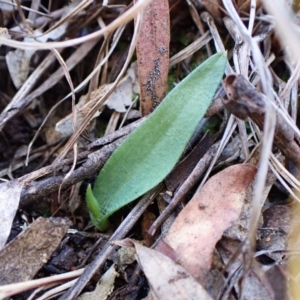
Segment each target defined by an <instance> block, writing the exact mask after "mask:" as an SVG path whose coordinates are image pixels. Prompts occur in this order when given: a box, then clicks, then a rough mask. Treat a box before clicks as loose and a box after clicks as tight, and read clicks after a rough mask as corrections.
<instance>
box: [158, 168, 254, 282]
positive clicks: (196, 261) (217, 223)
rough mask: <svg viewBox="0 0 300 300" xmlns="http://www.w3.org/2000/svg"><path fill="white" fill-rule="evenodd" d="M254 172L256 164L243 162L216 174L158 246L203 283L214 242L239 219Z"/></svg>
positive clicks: (197, 194)
mask: <svg viewBox="0 0 300 300" xmlns="http://www.w3.org/2000/svg"><path fill="white" fill-rule="evenodd" d="M255 174H256V167H255V166H253V165H250V164H244V165H234V166H231V167H228V168H227V169H225V170H223V171H221V172H219V173H218V174H216V175H215V176H213V177H212V178H211V179H210V180H209V181H208V182H207V183H206V184H205V186H204V187H203V188H202V189H201V190H200V192H198V193H196V194H195V195H194V197H193V198H192V200H191V201H190V202H189V203H188V204H187V206H186V207H185V208H184V209H183V210H182V212H181V213H180V214H179V216H178V217H177V218H176V220H175V222H174V223H173V225H172V226H171V228H170V230H169V232H168V234H167V235H166V237H165V238H164V240H163V241H162V242H160V244H158V246H157V249H159V250H160V251H162V252H163V253H165V254H167V255H168V256H170V255H171V256H172V257H175V258H176V261H177V262H178V263H179V264H180V265H182V266H183V267H184V268H185V269H186V270H187V271H188V272H189V273H190V274H191V275H192V276H194V277H195V278H196V279H197V280H198V281H199V282H203V280H204V278H205V275H206V272H207V271H208V270H209V269H210V266H211V260H212V253H213V251H214V248H215V245H216V243H217V242H218V240H219V239H220V238H221V236H222V234H223V232H224V231H225V230H226V229H227V228H228V227H230V226H231V225H232V224H233V223H234V222H235V221H236V220H237V219H238V218H239V215H240V212H241V209H242V206H243V200H244V196H245V193H246V190H247V188H248V186H249V185H250V183H251V181H252V180H253V178H254V176H255Z"/></svg>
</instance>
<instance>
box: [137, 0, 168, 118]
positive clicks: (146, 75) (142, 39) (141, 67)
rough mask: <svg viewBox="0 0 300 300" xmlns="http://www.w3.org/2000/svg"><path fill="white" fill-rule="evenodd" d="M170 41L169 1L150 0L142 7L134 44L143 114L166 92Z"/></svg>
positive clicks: (154, 105)
mask: <svg viewBox="0 0 300 300" xmlns="http://www.w3.org/2000/svg"><path fill="white" fill-rule="evenodd" d="M169 43H170V19H169V3H168V0H153V1H152V2H151V3H150V4H149V5H148V6H147V7H146V8H145V10H144V13H143V21H142V25H141V30H140V34H139V38H138V42H137V46H136V53H137V60H138V73H139V83H140V90H141V112H142V115H143V116H145V115H147V114H149V113H150V112H151V111H152V110H153V109H154V108H155V107H156V106H157V105H158V104H159V103H160V102H161V101H162V99H163V98H164V96H165V94H166V92H167V87H168V86H167V80H168V72H169Z"/></svg>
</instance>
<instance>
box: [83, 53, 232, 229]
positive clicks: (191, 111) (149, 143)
mask: <svg viewBox="0 0 300 300" xmlns="http://www.w3.org/2000/svg"><path fill="white" fill-rule="evenodd" d="M226 62H227V56H226V53H217V54H215V55H213V56H211V57H210V58H209V59H207V60H206V61H205V62H204V63H202V64H201V65H200V66H198V67H197V68H196V69H195V70H194V71H193V72H191V74H189V75H188V76H187V77H186V78H185V79H183V80H182V81H181V82H180V83H179V84H178V85H177V86H176V87H175V88H174V89H173V90H172V91H171V92H170V93H169V94H168V95H167V96H166V97H165V99H164V100H163V101H162V103H161V104H160V105H159V106H158V107H157V108H156V109H155V111H154V112H153V113H152V114H151V115H150V116H149V117H148V119H147V120H146V121H145V122H144V123H143V124H141V126H139V127H138V128H137V129H136V130H134V131H133V132H132V133H131V134H130V135H129V136H128V137H127V138H126V139H125V141H124V142H123V143H122V144H121V146H120V147H118V148H117V149H116V151H115V152H114V153H113V154H112V155H111V157H110V158H109V159H108V160H107V162H106V164H105V165H104V167H103V169H102V170H101V172H100V173H99V175H98V177H97V179H96V182H95V185H94V188H93V191H92V190H91V187H90V186H89V187H88V189H87V192H86V198H87V205H88V208H89V210H90V215H91V219H92V222H93V224H94V225H95V226H96V227H97V228H99V229H100V230H104V229H103V228H105V227H106V226H107V224H108V221H107V220H108V217H109V216H111V215H112V214H113V213H114V212H115V211H117V210H118V209H120V208H121V207H123V206H124V205H126V204H128V203H130V202H131V201H133V200H135V199H137V198H138V197H140V196H141V195H143V194H144V193H146V192H147V191H149V190H150V189H151V188H153V187H154V186H156V185H157V184H158V183H160V182H161V181H162V180H163V179H164V178H165V177H166V176H167V175H168V174H169V173H170V171H171V170H172V169H173V167H174V166H175V164H176V163H177V162H178V160H179V159H180V156H181V155H182V153H183V151H184V149H185V147H186V145H187V144H188V142H189V140H190V138H191V136H192V134H193V133H194V130H195V129H196V127H197V125H198V123H199V122H200V121H201V119H202V118H203V116H204V114H205V112H206V110H207V109H208V107H209V105H210V103H211V101H212V99H213V96H214V94H215V92H216V89H217V88H218V86H219V84H220V81H221V79H222V76H223V74H224V70H225V66H226Z"/></svg>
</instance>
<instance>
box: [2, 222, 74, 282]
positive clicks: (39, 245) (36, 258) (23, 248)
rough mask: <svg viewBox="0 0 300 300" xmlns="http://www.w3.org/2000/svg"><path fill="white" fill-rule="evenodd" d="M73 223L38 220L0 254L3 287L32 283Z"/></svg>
mask: <svg viewBox="0 0 300 300" xmlns="http://www.w3.org/2000/svg"><path fill="white" fill-rule="evenodd" d="M71 224H72V223H71V222H70V221H69V220H68V219H62V218H48V219H45V218H41V217H40V218H38V219H37V220H36V221H35V222H34V223H32V224H31V225H30V227H29V228H28V229H26V230H25V231H23V232H22V233H21V234H19V235H18V236H17V238H16V239H14V240H13V241H12V242H11V243H9V244H8V245H7V246H6V247H5V248H4V249H3V250H2V251H1V252H0V274H1V275H0V284H1V285H4V284H10V283H15V282H22V281H26V280H29V279H32V278H33V277H34V276H35V274H36V273H37V271H38V270H39V269H40V268H41V267H42V266H43V265H44V264H45V263H46V262H47V261H48V259H49V257H50V255H51V254H52V253H53V251H54V250H55V249H56V247H57V246H58V244H59V242H60V241H61V239H62V238H63V236H64V235H65V234H66V232H67V230H68V228H69V226H70V225H71Z"/></svg>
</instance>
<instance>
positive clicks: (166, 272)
mask: <svg viewBox="0 0 300 300" xmlns="http://www.w3.org/2000/svg"><path fill="white" fill-rule="evenodd" d="M133 244H134V246H135V249H136V252H137V258H138V260H139V263H140V265H141V266H142V268H143V271H144V273H145V275H146V277H147V279H148V282H149V285H150V287H151V294H152V296H153V298H154V299H159V300H169V299H173V300H184V299H186V300H192V299H195V300H196V299H202V300H211V297H210V296H209V295H208V294H207V292H206V291H205V289H204V288H203V287H202V286H201V285H200V284H199V283H198V282H196V280H195V279H194V278H193V277H192V276H191V275H190V274H189V273H188V272H186V271H185V270H184V268H182V267H181V266H180V265H178V264H176V263H175V262H174V261H172V260H171V259H170V258H168V257H167V256H165V255H163V254H162V253H160V252H158V251H156V250H152V249H149V248H147V247H144V246H142V245H141V244H139V243H135V242H134V241H133Z"/></svg>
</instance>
